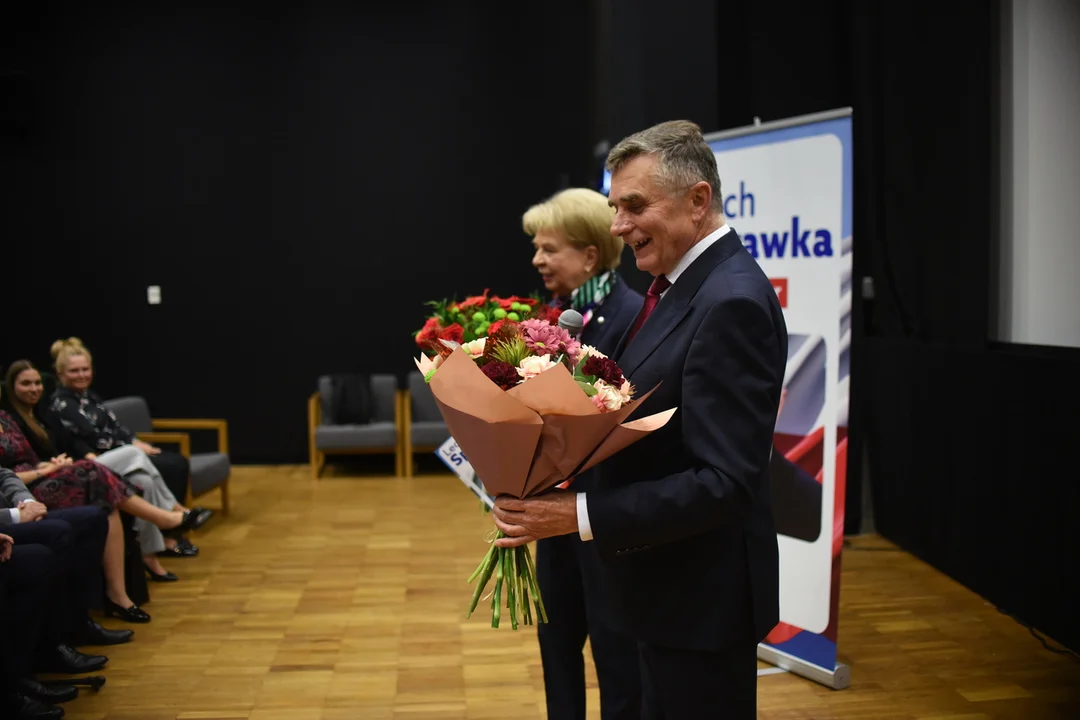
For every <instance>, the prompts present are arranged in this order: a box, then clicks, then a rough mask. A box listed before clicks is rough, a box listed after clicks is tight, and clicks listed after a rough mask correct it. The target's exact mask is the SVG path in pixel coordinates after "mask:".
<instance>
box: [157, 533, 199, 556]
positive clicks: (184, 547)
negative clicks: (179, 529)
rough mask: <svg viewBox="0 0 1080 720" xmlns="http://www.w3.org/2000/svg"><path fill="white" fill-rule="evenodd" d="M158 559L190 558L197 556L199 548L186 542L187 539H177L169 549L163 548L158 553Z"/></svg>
mask: <svg viewBox="0 0 1080 720" xmlns="http://www.w3.org/2000/svg"><path fill="white" fill-rule="evenodd" d="M157 555H158V557H169V558H190V557H198V556H199V548H197V547H195V546H194V545H192V544H191V543H190V542H188V539H187V538H184V537H181V538H177V543H176V545H174V546H173V547H171V548H165V549H164V550H162V551H161V552H159V553H158V554H157Z"/></svg>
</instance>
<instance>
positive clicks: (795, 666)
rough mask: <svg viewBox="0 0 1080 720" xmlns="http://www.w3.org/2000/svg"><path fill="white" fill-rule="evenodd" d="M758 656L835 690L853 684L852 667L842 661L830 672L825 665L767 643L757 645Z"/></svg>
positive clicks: (771, 663)
mask: <svg viewBox="0 0 1080 720" xmlns="http://www.w3.org/2000/svg"><path fill="white" fill-rule="evenodd" d="M757 656H758V660H761V661H763V662H767V663H769V664H770V665H775V666H776V667H778V668H780V669H781V670H787V671H788V672H789V673H793V674H795V675H798V676H799V677H804V678H806V679H807V680H813V681H814V682H816V683H818V684H820V685H824V686H825V687H827V688H832V689H833V690H844V689H846V688H847V687H848V686H850V685H851V668H850V667H848V666H847V665H845V664H844V663H841V662H838V663H836V668H835V669H834V670H833V671H832V672H829V671H828V670H826V669H825V668H823V667H818V666H817V665H814V664H813V663H810V662H807V661H806V660H803V659H802V658H800V657H795V656H794V655H789V654H788V653H786V652H784V651H783V650H777V649H776V648H774V647H772V646H771V645H765V644H761V645H758V646H757Z"/></svg>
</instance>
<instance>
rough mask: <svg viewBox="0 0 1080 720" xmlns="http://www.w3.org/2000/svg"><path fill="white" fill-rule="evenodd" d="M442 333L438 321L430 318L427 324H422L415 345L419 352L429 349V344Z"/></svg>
mask: <svg viewBox="0 0 1080 720" xmlns="http://www.w3.org/2000/svg"><path fill="white" fill-rule="evenodd" d="M441 331H442V327H441V326H440V325H439V319H438V318H434V317H430V318H428V319H427V322H425V323H424V327H423V328H421V329H420V332H419V333H418V334H417V335H416V344H417V346H418V347H419V348H420V349H421V350H427V349H429V348H430V347H431V343H432V342H433V341H435V340H437V339H438V338H439V333H440V332H441Z"/></svg>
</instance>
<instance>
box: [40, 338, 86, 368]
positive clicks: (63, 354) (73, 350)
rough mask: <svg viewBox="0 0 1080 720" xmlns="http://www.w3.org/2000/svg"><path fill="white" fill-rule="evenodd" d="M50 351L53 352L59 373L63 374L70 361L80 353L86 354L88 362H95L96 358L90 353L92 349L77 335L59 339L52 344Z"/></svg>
mask: <svg viewBox="0 0 1080 720" xmlns="http://www.w3.org/2000/svg"><path fill="white" fill-rule="evenodd" d="M49 352H50V353H52V358H53V360H54V361H55V365H54V367H55V368H56V372H57V374H63V372H64V368H66V367H67V364H68V361H69V360H71V358H73V357H77V356H79V355H85V356H86V362H88V363H92V362H94V359H93V358H92V357H91V355H90V351H89V350H87V349H86V346H85V345H83V344H82V340H80V339H79V338H77V337H69V338H68V339H67V340H57V341H56V342H54V343H53V344H52V348H50V349H49Z"/></svg>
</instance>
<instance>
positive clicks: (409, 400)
mask: <svg viewBox="0 0 1080 720" xmlns="http://www.w3.org/2000/svg"><path fill="white" fill-rule="evenodd" d="M407 388H408V389H407V390H406V391H405V400H404V402H403V404H404V406H405V430H406V431H405V433H404V434H405V477H412V476H413V454H414V453H418V452H435V451H436V450H437V449H438V448H439V446H440V445H442V444H443V443H444V442H445V441H446V439H447V438H448V437H450V432H449V431H448V430H447V429H446V423H445V422H443V418H442V413H440V412H439V406H438V405H436V404H435V396H433V395H432V394H431V388H429V387H428V385H427V383H426V382H424V376H423V375H421V374H420V373H418V372H415V371H414V372H411V373H409V377H408V386H407Z"/></svg>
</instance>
